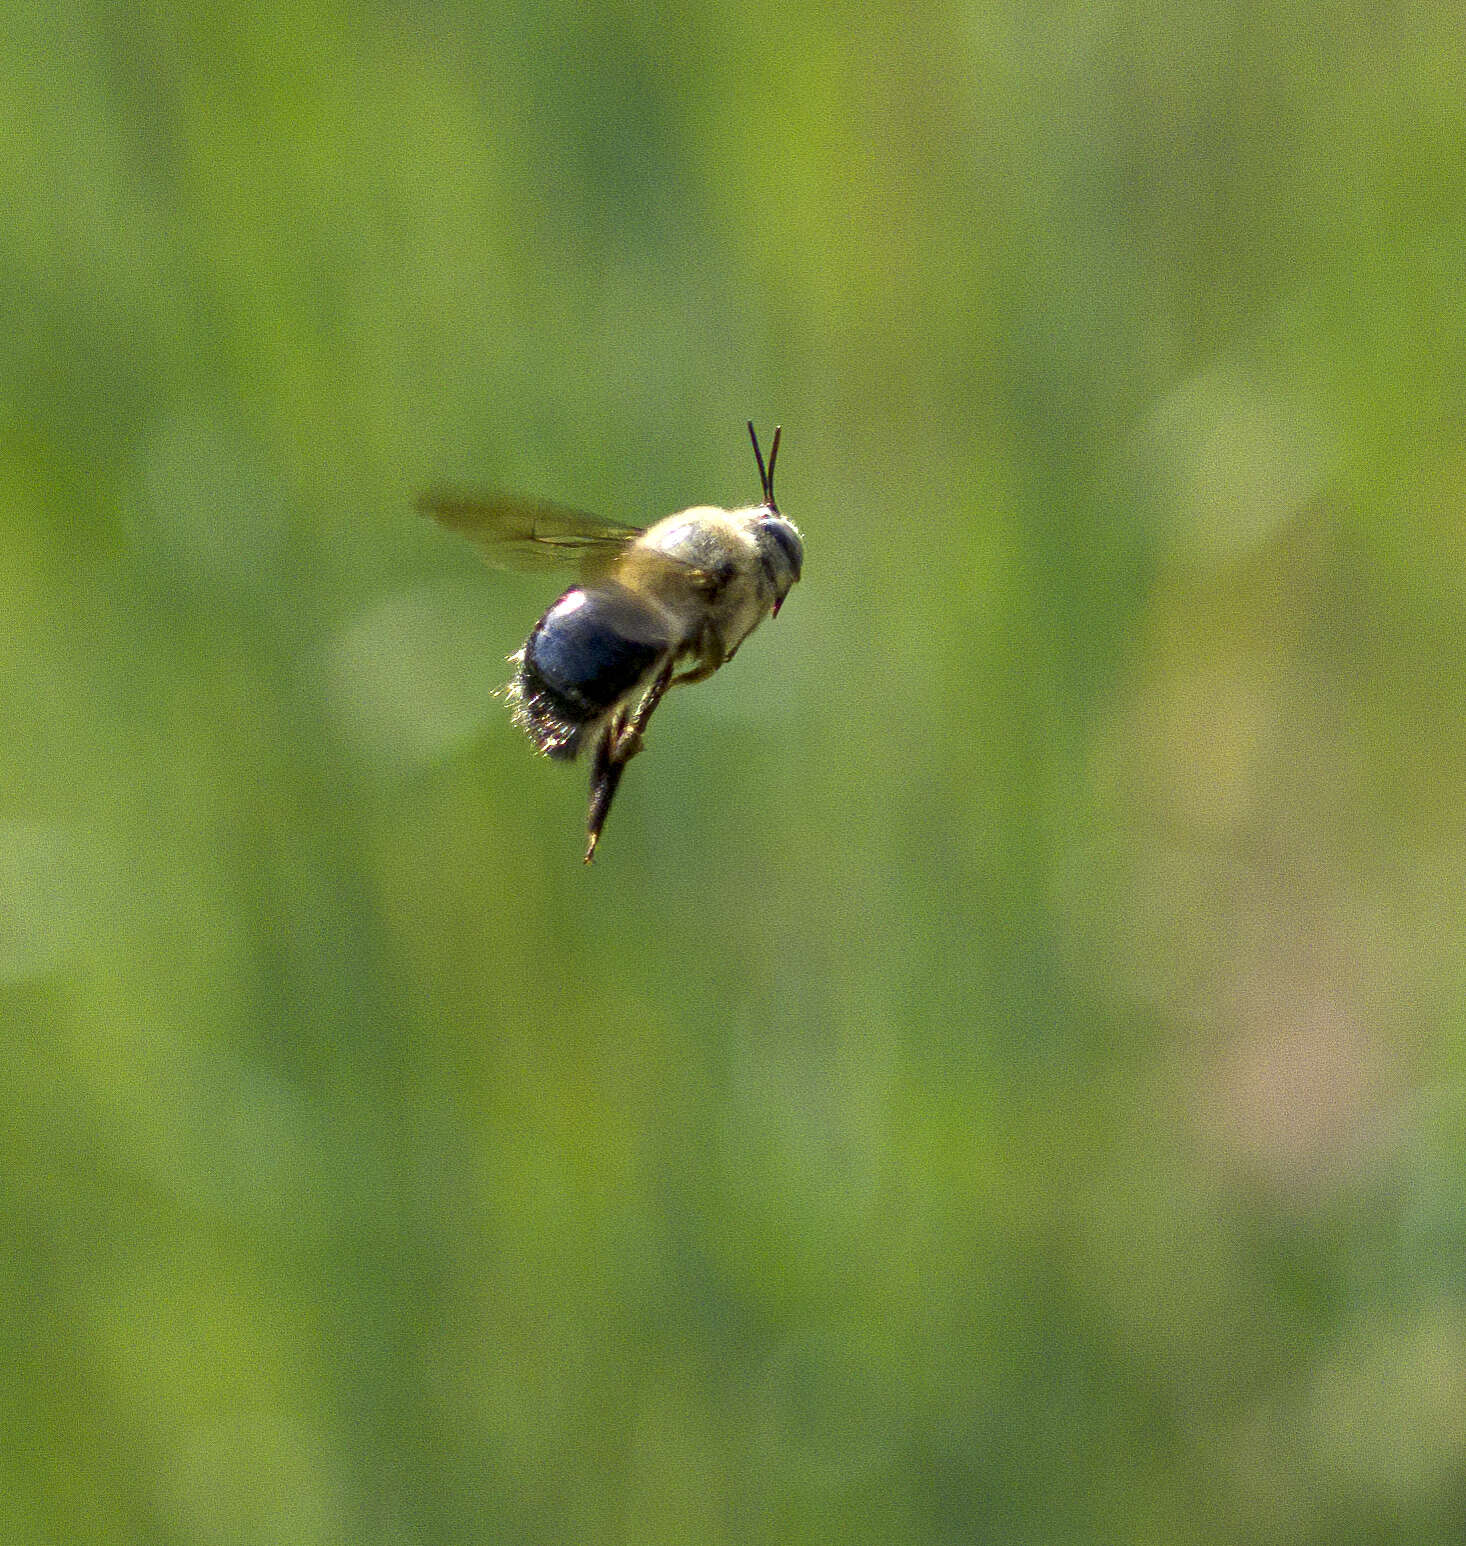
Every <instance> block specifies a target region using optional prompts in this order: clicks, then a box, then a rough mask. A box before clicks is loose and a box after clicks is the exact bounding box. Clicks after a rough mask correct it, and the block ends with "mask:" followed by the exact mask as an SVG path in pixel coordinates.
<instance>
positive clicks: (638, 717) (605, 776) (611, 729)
mask: <svg viewBox="0 0 1466 1546" xmlns="http://www.w3.org/2000/svg"><path fill="white" fill-rule="evenodd" d="M671 683H672V667H671V665H670V664H668V665H667V666H666V667H665V668H664V669H663V670H662V672H661V673H660V674H659V675H658V677H657V679H656V680H655V681H654V682H653V683H652V685H651V686H650V687H648V688H647V690H646V692H645V694H644V695H643V696H642V699H641V702H640V703H638V704H637V706H636V712H635V713H634V714H633V715H632V716H631V717H630V719H628V718H627V716H626V711H625V710H624V709H617V711H616V713H615V714H614V715H613V716H612V719H611V722H610V724H608V725H607V726H606V728H605V730H604V732H603V733H602V735H601V738H600V739H599V740H598V741H597V742H596V750H595V759H594V761H593V762H592V763H591V771H590V808H589V810H588V811H587V812H586V819H585V830H586V836H587V839H588V841H587V843H586V849H585V862H586V863H587V864H589V863H590V862H591V860H592V859H594V858H595V854H596V844H597V843H599V842H600V840H601V828H602V827H603V826H605V824H606V817H607V816H608V815H609V814H610V811H611V801H612V800H614V799H615V798H616V790H617V789H618V788H619V786H620V783H621V775H622V773H623V772H625V770H626V764H627V763H628V762H630V761H631V759H632V758H633V757H634V756H635V755H636V754H637V752H639V751H640V750H641V733H642V731H643V730H644V729H645V728H646V722H647V720H649V719H650V718H651V717H652V711H653V710H654V709H655V708H656V706H657V705H658V704H659V703H660V702H661V701H662V695H663V694H664V693H665V692H666V691H667V688H668V687H669V686H670V685H671Z"/></svg>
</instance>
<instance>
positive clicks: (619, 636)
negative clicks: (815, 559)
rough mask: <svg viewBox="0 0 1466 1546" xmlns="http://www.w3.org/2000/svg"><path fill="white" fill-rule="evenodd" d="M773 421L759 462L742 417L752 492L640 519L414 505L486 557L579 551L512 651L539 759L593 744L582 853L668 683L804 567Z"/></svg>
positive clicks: (739, 630)
mask: <svg viewBox="0 0 1466 1546" xmlns="http://www.w3.org/2000/svg"><path fill="white" fill-rule="evenodd" d="M779 433H780V431H779V430H778V429H776V430H775V431H774V439H773V442H772V444H771V445H770V446H769V460H768V465H767V466H765V465H764V457H763V452H762V451H761V450H760V449H759V443H758V436H757V434H755V433H754V428H753V425H752V424H751V423H750V424H749V426H748V435H749V439H750V440H752V442H753V455H754V459H755V461H756V462H757V463H758V476H759V483H760V485H761V488H762V493H763V503H762V504H757V505H750V506H748V507H747V508H746V509H742V510H721V509H719V508H718V507H717V506H715V505H694V506H693V507H692V508H691V509H690V510H682V511H680V512H679V513H678V514H676V515H669V516H667V517H666V518H665V519H664V520H660V521H658V522H656V524H655V525H652V526H648V527H640V526H623V525H621V524H619V523H617V522H614V521H605V520H601V519H599V518H598V517H596V516H593V515H585V514H582V513H581V512H580V511H577V510H567V509H564V508H562V507H561V506H559V505H553V504H548V503H544V502H538V501H531V500H524V499H516V498H514V497H512V496H510V495H500V494H489V495H478V496H476V495H469V494H460V493H457V492H454V491H452V490H438V491H435V492H431V493H428V494H426V495H424V496H423V497H422V498H421V499H420V500H419V501H418V508H419V510H421V511H422V513H423V514H425V515H430V516H432V517H433V518H434V520H437V521H440V522H441V523H442V524H443V525H444V526H446V527H448V528H449V529H450V530H453V531H456V532H460V533H462V535H464V536H465V537H468V538H470V539H471V540H472V541H474V542H476V543H477V544H478V545H479V546H480V548H481V549H482V550H483V553H484V556H485V557H486V558H487V559H488V561H489V562H490V563H492V564H495V565H499V566H504V567H511V568H532V569H541V568H547V567H551V566H553V565H554V564H556V563H564V562H568V563H572V564H574V563H578V564H579V565H580V571H581V574H580V583H579V584H578V585H574V586H572V587H571V588H570V589H569V590H567V591H566V592H565V593H564V595H562V596H561V597H560V598H559V599H558V600H557V601H555V602H554V603H553V604H552V605H551V606H550V608H549V609H548V610H547V611H546V612H545V614H544V616H543V617H541V618H540V620H539V622H537V623H536V624H535V625H534V628H533V629H532V630H531V631H530V635H529V638H528V639H527V640H526V642H525V645H524V648H523V649H522V650H520V651H519V652H518V653H517V654H515V655H511V656H510V657H509V658H510V663H511V664H512V665H513V666H514V668H515V669H514V676H513V678H512V679H511V681H510V683H509V685H508V687H507V689H506V693H505V695H506V697H507V699H508V702H509V707H510V710H511V712H512V713H513V716H514V721H515V723H516V724H517V725H518V726H519V728H520V729H521V730H523V731H524V732H525V733H526V734H527V735H528V736H529V738H530V740H531V741H533V742H534V744H535V747H536V748H537V749H538V750H539V751H541V752H543V753H544V754H545V755H546V756H547V757H553V758H555V759H556V760H557V761H561V762H569V761H572V760H574V759H575V758H576V757H578V756H579V755H580V754H581V752H582V751H586V750H589V752H590V801H589V806H588V809H587V813H586V850H585V862H586V863H587V864H589V863H590V862H591V860H592V859H594V858H595V853H596V845H597V843H599V842H600V838H601V829H602V828H603V827H604V826H605V824H606V817H607V815H608V814H609V813H610V809H611V802H612V800H614V799H615V797H616V790H617V788H618V787H619V786H620V783H621V775H622V773H623V771H624V770H625V767H626V764H627V763H628V762H629V761H630V760H631V759H632V757H634V756H635V755H636V754H637V752H639V751H640V750H641V747H642V741H643V737H644V735H645V732H646V726H647V721H648V720H649V719H650V718H651V717H652V714H653V713H654V712H655V711H656V707H657V705H658V704H659V703H660V702H661V701H662V698H663V696H664V695H665V694H666V692H667V690H668V688H671V687H680V686H683V685H685V684H687V683H689V682H700V681H702V680H703V679H704V678H706V677H709V676H711V675H712V674H713V672H714V671H716V670H717V669H718V667H719V666H722V665H725V664H726V663H727V662H728V661H730V660H732V658H733V657H734V655H736V654H737V653H738V647H739V646H740V645H741V644H742V643H743V641H744V640H745V639H746V638H747V637H748V636H749V634H751V633H752V632H753V630H754V629H755V628H757V627H758V625H759V624H760V623H761V622H762V621H763V620H764V618H765V617H777V616H778V614H779V608H780V607H782V606H783V605H784V599H785V597H786V596H787V595H788V594H789V591H790V588H791V587H792V586H793V585H794V583H795V582H796V581H797V580H798V579H799V576H800V573H801V571H802V570H803V568H804V539H803V537H801V535H800V533H799V528H798V527H796V526H795V524H794V523H793V521H791V520H790V519H789V518H788V516H786V515H785V514H784V513H783V512H782V511H781V510H780V509H779V507H778V505H777V504H776V503H775V502H774V462H775V460H776V458H777V457H778V455H779Z"/></svg>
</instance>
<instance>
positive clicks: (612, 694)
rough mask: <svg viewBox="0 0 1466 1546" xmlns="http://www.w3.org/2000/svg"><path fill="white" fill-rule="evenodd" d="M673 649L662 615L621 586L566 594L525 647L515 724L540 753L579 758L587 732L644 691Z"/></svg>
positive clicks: (515, 692) (516, 686) (517, 686)
mask: <svg viewBox="0 0 1466 1546" xmlns="http://www.w3.org/2000/svg"><path fill="white" fill-rule="evenodd" d="M670 643H671V640H670V638H669V636H668V633H667V627H666V622H665V619H664V618H663V617H662V615H661V613H660V612H658V611H657V610H656V609H655V608H654V607H652V606H650V605H649V604H648V603H647V602H645V601H643V600H642V599H641V598H640V597H639V596H636V595H635V594H633V593H632V592H631V591H629V590H627V589H625V588H624V587H623V586H620V585H614V584H608V585H602V586H596V587H595V588H594V589H593V590H582V589H580V588H579V587H577V588H576V589H575V590H570V591H566V593H565V594H564V595H563V596H561V598H560V599H559V600H558V601H557V602H556V603H555V604H554V606H552V607H551V608H550V609H549V611H548V612H546V613H545V615H544V616H543V617H542V618H541V619H540V620H539V622H538V623H536V624H535V626H534V631H533V632H532V633H531V634H530V636H529V640H528V642H527V643H526V644H525V646H524V653H523V656H522V658H521V661H520V666H519V675H518V677H517V679H516V680H515V683H514V687H513V696H514V699H515V713H516V717H517V718H518V719H519V722H520V724H521V725H522V726H523V727H524V729H525V730H526V731H527V732H528V733H529V735H530V736H531V737H532V738H533V739H534V741H535V743H536V744H537V745H538V746H539V748H540V750H541V751H544V752H547V753H549V755H550V756H552V757H573V756H575V754H576V753H577V752H578V751H579V750H580V738H581V733H582V732H583V730H584V729H585V727H586V726H587V725H588V724H590V723H592V722H593V721H595V720H597V719H599V718H600V717H601V716H602V715H604V714H605V713H606V712H607V711H608V710H610V709H611V708H613V707H614V706H615V704H616V703H617V701H618V700H619V699H621V698H623V697H625V696H626V695H627V694H628V693H630V692H631V691H633V690H634V689H635V688H636V687H637V686H639V685H640V684H641V682H642V681H643V680H644V679H645V678H646V677H647V676H648V675H649V674H650V673H651V670H652V668H653V667H654V666H655V665H656V663H657V661H658V660H659V659H661V658H662V657H663V656H664V655H665V653H666V651H667V649H668V648H669V646H670Z"/></svg>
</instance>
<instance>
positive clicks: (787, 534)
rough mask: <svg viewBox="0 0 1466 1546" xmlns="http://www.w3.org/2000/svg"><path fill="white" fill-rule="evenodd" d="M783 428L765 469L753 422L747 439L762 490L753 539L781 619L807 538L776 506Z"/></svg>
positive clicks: (776, 434)
mask: <svg viewBox="0 0 1466 1546" xmlns="http://www.w3.org/2000/svg"><path fill="white" fill-rule="evenodd" d="M782 429H783V427H782V425H781V426H776V428H775V430H774V439H773V444H772V445H770V446H769V462H768V466H767V467H766V466H765V465H764V454H763V452H762V451H761V450H759V445H758V436H757V435H756V434H755V433H754V428H753V421H752V420H751V419H750V420H749V423H748V438H749V439H750V440H751V441H752V442H753V457H754V460H755V461H756V462H757V463H758V480H759V483H760V484H761V485H762V487H763V495H764V512H765V513H764V514H762V515H760V516H759V517H758V519H757V520H756V521H755V522H754V528H753V529H754V537H755V539H756V540H757V542H758V546H759V552H760V553H761V554H762V555H763V561H764V566H765V567H766V568H767V570H768V572H769V577H770V579H772V580H773V582H774V597H775V599H774V611H773V615H774V616H775V617H777V616H778V615H779V608H780V607H782V606H783V605H784V598H785V597H786V596H787V595H788V594H789V588H790V586H792V585H793V584H794V583H795V581H797V580H798V579H799V576H800V574H801V573H802V572H803V570H804V538H803V537H801V536H800V535H799V528H798V527H797V526H796V525H795V524H794V522H793V521H791V520H790V519H789V518H788V516H786V515H782V514H781V513H780V511H779V506H778V505H777V504H776V503H775V502H774V462H775V460H776V459H777V457H778V455H779V436H780V434H781V433H782Z"/></svg>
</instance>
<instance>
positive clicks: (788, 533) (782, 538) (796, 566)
mask: <svg viewBox="0 0 1466 1546" xmlns="http://www.w3.org/2000/svg"><path fill="white" fill-rule="evenodd" d="M758 529H759V533H760V535H762V536H763V537H764V538H765V539H767V540H768V541H769V542H771V543H772V544H773V546H774V547H775V548H777V549H778V550H779V552H780V553H781V554H782V555H783V557H784V562H785V563H787V564H788V566H789V570H790V573H791V574H792V575H793V577H794V579H796V580H797V579H798V578H799V575H800V572H801V571H802V570H803V568H804V543H803V541H802V540H801V539H800V536H799V533H798V532H797V531H796V530H795V529H794V526H793V523H792V522H790V521H786V520H785V519H784V517H783V516H781V515H771V516H766V517H765V518H764V519H763V520H761V521H760V522H759V523H758Z"/></svg>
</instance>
